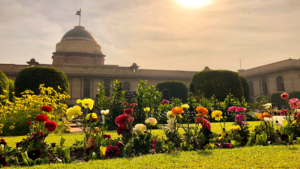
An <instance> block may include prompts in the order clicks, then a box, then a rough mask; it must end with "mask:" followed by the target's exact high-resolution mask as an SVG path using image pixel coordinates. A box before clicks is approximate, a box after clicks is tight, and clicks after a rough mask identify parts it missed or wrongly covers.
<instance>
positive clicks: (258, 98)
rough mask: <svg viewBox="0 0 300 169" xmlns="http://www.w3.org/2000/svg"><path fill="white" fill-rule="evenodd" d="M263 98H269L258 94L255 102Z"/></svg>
mask: <svg viewBox="0 0 300 169" xmlns="http://www.w3.org/2000/svg"><path fill="white" fill-rule="evenodd" d="M262 99H265V100H268V98H267V97H266V96H265V95H259V96H256V98H255V100H254V102H260V101H261V100H262Z"/></svg>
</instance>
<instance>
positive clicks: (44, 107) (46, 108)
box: [41, 106, 52, 112]
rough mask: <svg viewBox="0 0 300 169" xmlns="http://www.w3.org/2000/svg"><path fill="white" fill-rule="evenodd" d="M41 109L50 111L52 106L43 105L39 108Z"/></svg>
mask: <svg viewBox="0 0 300 169" xmlns="http://www.w3.org/2000/svg"><path fill="white" fill-rule="evenodd" d="M41 110H42V111H45V112H51V111H52V107H51V106H43V107H42V108H41Z"/></svg>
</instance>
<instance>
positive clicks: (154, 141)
mask: <svg viewBox="0 0 300 169" xmlns="http://www.w3.org/2000/svg"><path fill="white" fill-rule="evenodd" d="M156 142H157V139H154V140H153V145H152V149H153V150H155V144H156Z"/></svg>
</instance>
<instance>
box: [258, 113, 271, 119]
mask: <svg viewBox="0 0 300 169" xmlns="http://www.w3.org/2000/svg"><path fill="white" fill-rule="evenodd" d="M256 117H257V118H259V119H260V120H264V118H265V117H272V116H271V115H270V114H269V113H263V114H261V113H256Z"/></svg>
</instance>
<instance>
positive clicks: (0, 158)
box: [0, 154, 9, 168]
mask: <svg viewBox="0 0 300 169" xmlns="http://www.w3.org/2000/svg"><path fill="white" fill-rule="evenodd" d="M8 164H9V163H8V162H7V161H6V158H5V157H4V156H3V154H0V166H2V167H3V168H4V167H7V166H8Z"/></svg>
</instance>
